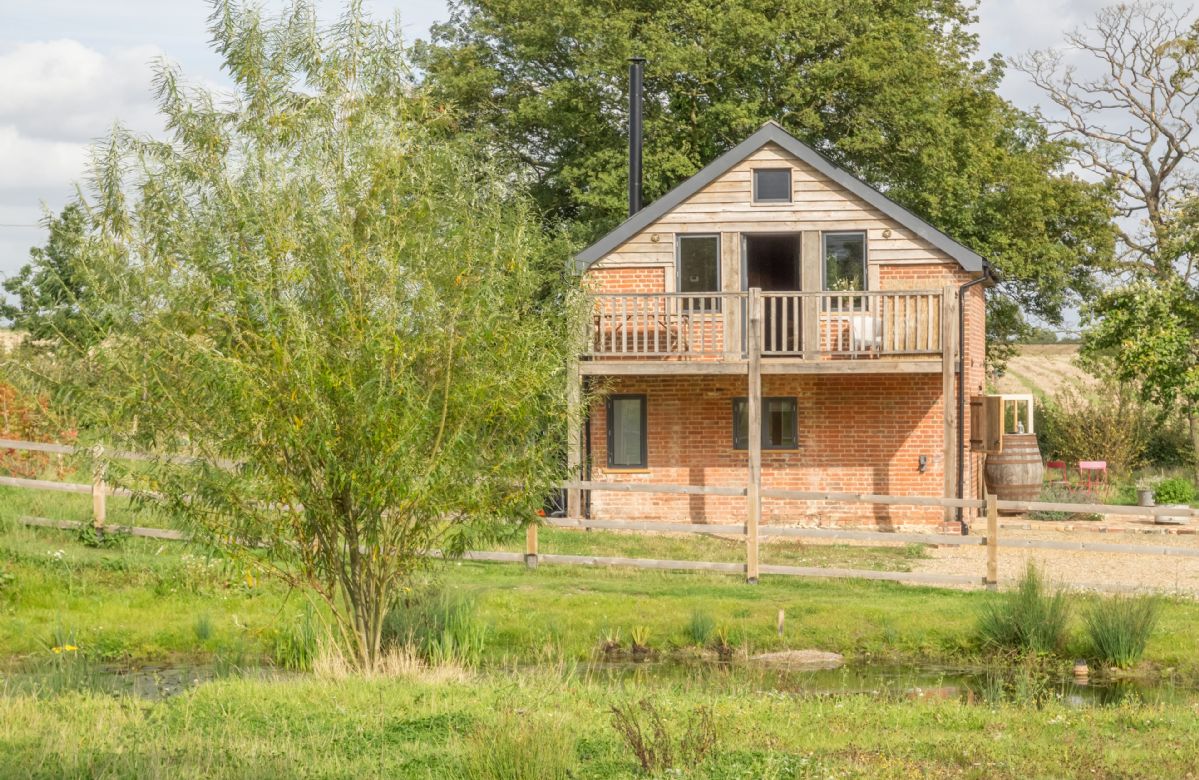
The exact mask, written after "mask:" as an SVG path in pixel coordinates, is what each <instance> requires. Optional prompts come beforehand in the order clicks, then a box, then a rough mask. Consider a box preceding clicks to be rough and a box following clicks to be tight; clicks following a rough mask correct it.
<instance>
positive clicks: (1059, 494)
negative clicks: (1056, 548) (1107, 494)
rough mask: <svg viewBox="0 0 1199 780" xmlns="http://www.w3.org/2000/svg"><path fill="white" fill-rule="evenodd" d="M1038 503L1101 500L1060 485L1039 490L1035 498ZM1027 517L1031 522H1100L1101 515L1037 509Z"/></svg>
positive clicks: (1070, 502)
mask: <svg viewBox="0 0 1199 780" xmlns="http://www.w3.org/2000/svg"><path fill="white" fill-rule="evenodd" d="M1037 499H1038V500H1039V501H1044V502H1046V503H1050V504H1077V503H1082V502H1084V501H1085V502H1092V501H1094V500H1101V499H1102V496H1089V495H1088V496H1082V497H1081V498H1080V496H1079V494H1078V493H1076V492H1073V491H1071V490H1070V489H1069V488H1066V487H1064V486H1061V485H1044V486H1042V488H1041V493H1040V495H1039V496H1037ZM1028 516H1029V517H1030V518H1032V519H1033V520H1048V521H1065V520H1085V521H1096V520H1102V519H1103V516H1102V515H1097V514H1093V513H1084V512H1066V511H1062V510H1058V509H1038V510H1036V511H1035V512H1029V513H1028Z"/></svg>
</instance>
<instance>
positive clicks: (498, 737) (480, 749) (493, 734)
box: [463, 712, 578, 780]
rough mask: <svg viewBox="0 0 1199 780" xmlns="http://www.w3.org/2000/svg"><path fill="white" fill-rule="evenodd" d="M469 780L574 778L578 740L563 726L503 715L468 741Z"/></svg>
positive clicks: (521, 714)
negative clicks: (576, 743)
mask: <svg viewBox="0 0 1199 780" xmlns="http://www.w3.org/2000/svg"><path fill="white" fill-rule="evenodd" d="M465 747H466V756H465V759H464V762H463V763H464V765H465V766H464V768H465V777H467V778H469V780H542V778H545V780H566V778H568V777H574V776H575V774H574V771H575V767H576V764H577V763H578V761H577V759H576V756H575V738H574V735H573V734H572V733H571V732H570V731H569V730H568V729H567V728H565V727H564V725H563V724H562V723H559V722H550V721H547V720H546V719H545V718H539V717H529V715H528V713H523V712H522V713H515V712H504V713H502V714H501V715H500V717H499V718H498V719H496V720H495V721H493V722H488V723H485V724H482V725H480V726H479V727H478V728H476V729H475V730H474V731H473V732H471V734H470V736H469V737H468V738H467V739H466V740H465Z"/></svg>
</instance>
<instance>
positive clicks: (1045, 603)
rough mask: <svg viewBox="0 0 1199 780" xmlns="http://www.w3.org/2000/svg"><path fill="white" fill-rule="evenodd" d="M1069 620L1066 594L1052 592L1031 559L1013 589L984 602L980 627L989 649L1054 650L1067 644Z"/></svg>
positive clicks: (981, 634) (979, 622) (1050, 651)
mask: <svg viewBox="0 0 1199 780" xmlns="http://www.w3.org/2000/svg"><path fill="white" fill-rule="evenodd" d="M1069 620H1070V604H1069V602H1068V601H1067V597H1066V594H1065V593H1063V592H1062V591H1060V590H1055V591H1053V592H1050V591H1049V589H1048V588H1047V587H1046V585H1045V583H1044V581H1043V579H1042V577H1041V573H1040V572H1039V571H1038V570H1037V567H1036V566H1035V565H1034V564H1032V563H1030V564H1029V565H1028V568H1027V569H1025V571H1024V576H1023V577H1021V579H1020V582H1019V583H1017V585H1016V588H1015V589H1014V590H1011V591H1008V592H1007V593H1002V594H999V595H998V596H996V597H994V598H992V599H990V600H989V601H987V602H985V603H984V604H983V608H982V611H981V613H980V614H979V619H978V628H977V631H978V636H979V639H980V642H981V644H982V645H983V647H985V648H988V649H993V650H1021V651H1031V652H1035V653H1052V652H1057V651H1059V650H1061V649H1062V648H1063V647H1064V646H1065V644H1066V636H1067V634H1066V627H1067V623H1068V622H1069Z"/></svg>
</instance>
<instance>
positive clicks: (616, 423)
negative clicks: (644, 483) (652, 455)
mask: <svg viewBox="0 0 1199 780" xmlns="http://www.w3.org/2000/svg"><path fill="white" fill-rule="evenodd" d="M645 417H646V415H645V396H643V395H613V396H609V397H608V467H609V468H616V469H643V468H647V463H648V462H647V459H646V451H645V450H646V435H645V430H646V426H645V422H646V420H645Z"/></svg>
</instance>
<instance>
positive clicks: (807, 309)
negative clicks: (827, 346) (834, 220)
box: [799, 230, 824, 360]
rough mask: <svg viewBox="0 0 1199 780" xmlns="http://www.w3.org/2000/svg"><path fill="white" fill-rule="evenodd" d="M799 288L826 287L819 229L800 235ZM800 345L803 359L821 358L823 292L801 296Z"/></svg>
mask: <svg viewBox="0 0 1199 780" xmlns="http://www.w3.org/2000/svg"><path fill="white" fill-rule="evenodd" d="M799 257H800V261H799V289H801V290H803V291H804V292H806V293H817V292H820V291H821V290H822V289H823V288H824V271H823V263H824V239H823V238H822V237H821V233H820V231H819V230H806V231H804V232H803V235H802V236H801V237H800V248H799ZM800 307H801V310H802V312H803V314H802V319H801V331H800V332H801V336H800V338H801V340H802V342H803V343H802V345H801V349H802V350H803V357H804V360H818V359H819V358H820V355H819V354H818V352H819V350H820V296H818V295H805V296H804V297H803V298H802V299H801V303H800Z"/></svg>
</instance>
